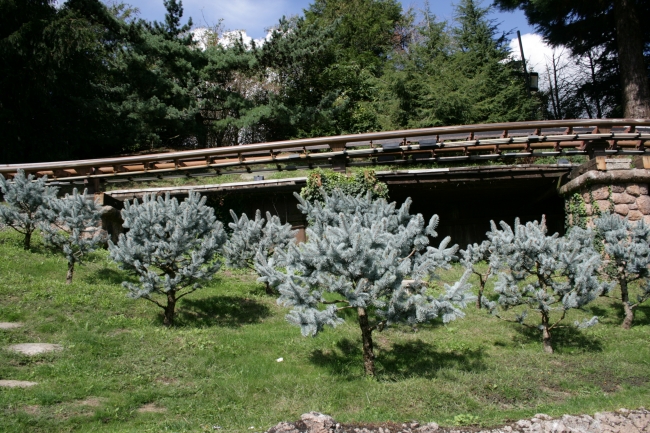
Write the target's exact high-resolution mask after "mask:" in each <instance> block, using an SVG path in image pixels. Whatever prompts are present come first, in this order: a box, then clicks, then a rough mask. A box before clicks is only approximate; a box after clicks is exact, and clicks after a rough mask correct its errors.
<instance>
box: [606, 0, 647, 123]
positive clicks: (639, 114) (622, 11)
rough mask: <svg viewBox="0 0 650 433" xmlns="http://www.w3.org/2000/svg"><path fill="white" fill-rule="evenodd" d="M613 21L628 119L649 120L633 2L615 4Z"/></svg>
mask: <svg viewBox="0 0 650 433" xmlns="http://www.w3.org/2000/svg"><path fill="white" fill-rule="evenodd" d="M614 17H615V19H616V44H617V50H618V66H619V68H620V71H621V87H622V90H623V102H624V104H625V117H627V118H632V119H647V118H650V89H649V88H648V77H647V73H648V72H647V69H646V67H645V61H644V58H643V38H642V35H643V32H642V31H641V25H640V21H639V16H638V15H637V13H636V10H635V7H634V0H614Z"/></svg>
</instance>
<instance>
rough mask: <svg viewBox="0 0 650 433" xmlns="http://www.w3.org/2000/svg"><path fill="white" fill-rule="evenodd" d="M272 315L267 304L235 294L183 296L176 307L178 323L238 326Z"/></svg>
mask: <svg viewBox="0 0 650 433" xmlns="http://www.w3.org/2000/svg"><path fill="white" fill-rule="evenodd" d="M270 315H271V310H270V309H269V308H268V307H267V306H266V305H264V304H262V303H260V302H257V301H255V300H253V299H249V298H240V297H235V296H211V297H208V298H202V299H188V298H183V299H182V301H181V302H180V305H178V306H177V309H176V325H177V326H199V327H207V326H226V327H238V326H242V325H246V324H251V323H259V322H260V321H261V320H262V319H264V318H265V317H268V316H270Z"/></svg>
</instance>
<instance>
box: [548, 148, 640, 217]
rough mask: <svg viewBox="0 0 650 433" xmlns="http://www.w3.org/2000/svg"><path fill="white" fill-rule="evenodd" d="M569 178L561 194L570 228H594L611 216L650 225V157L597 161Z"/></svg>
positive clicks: (588, 163)
mask: <svg viewBox="0 0 650 433" xmlns="http://www.w3.org/2000/svg"><path fill="white" fill-rule="evenodd" d="M569 177H570V180H569V182H567V183H566V184H564V185H563V186H561V187H560V188H559V190H558V192H559V193H560V195H562V196H563V197H564V199H565V204H566V206H565V212H566V224H567V226H575V225H577V226H582V227H587V226H590V225H591V224H592V221H593V219H594V218H597V217H598V216H599V215H601V214H603V213H607V212H610V213H616V214H618V215H620V216H622V217H627V218H629V220H630V221H639V220H644V221H645V222H646V223H648V224H650V193H649V190H648V186H649V185H650V158H649V157H647V156H638V157H635V158H634V159H632V160H630V159H628V158H620V159H619V158H617V159H608V158H605V157H604V156H603V157H596V158H595V159H593V160H590V161H589V162H587V163H586V164H584V165H583V166H581V167H578V168H577V169H575V170H574V171H573V172H572V173H571V174H570V175H569Z"/></svg>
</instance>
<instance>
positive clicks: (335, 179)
mask: <svg viewBox="0 0 650 433" xmlns="http://www.w3.org/2000/svg"><path fill="white" fill-rule="evenodd" d="M335 189H340V190H341V191H343V193H345V194H348V195H351V196H357V195H359V194H363V195H365V194H366V193H367V192H370V194H371V195H372V197H373V198H384V199H388V186H387V185H386V184H385V183H384V182H381V181H379V180H378V179H377V176H376V174H375V172H374V171H372V170H363V171H360V172H356V173H354V174H352V175H350V176H347V175H345V174H342V173H336V172H333V171H325V170H322V169H320V168H317V169H315V170H314V171H313V172H312V173H311V174H310V175H309V177H308V178H307V185H306V186H305V187H304V188H303V189H302V190H301V191H300V195H301V196H302V197H303V198H304V199H305V200H308V201H315V200H319V201H323V200H324V195H325V194H331V193H332V191H334V190H335Z"/></svg>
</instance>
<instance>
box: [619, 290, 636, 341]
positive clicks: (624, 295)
mask: <svg viewBox="0 0 650 433" xmlns="http://www.w3.org/2000/svg"><path fill="white" fill-rule="evenodd" d="M618 284H619V285H620V286H621V301H622V302H623V311H625V319H623V324H622V325H621V326H622V327H623V329H630V328H631V327H632V321H633V320H634V309H633V308H632V305H630V294H629V292H628V290H627V280H626V279H625V277H623V278H620V279H619V280H618Z"/></svg>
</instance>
